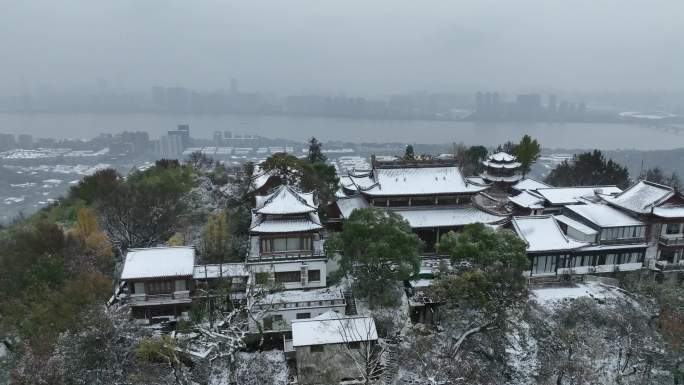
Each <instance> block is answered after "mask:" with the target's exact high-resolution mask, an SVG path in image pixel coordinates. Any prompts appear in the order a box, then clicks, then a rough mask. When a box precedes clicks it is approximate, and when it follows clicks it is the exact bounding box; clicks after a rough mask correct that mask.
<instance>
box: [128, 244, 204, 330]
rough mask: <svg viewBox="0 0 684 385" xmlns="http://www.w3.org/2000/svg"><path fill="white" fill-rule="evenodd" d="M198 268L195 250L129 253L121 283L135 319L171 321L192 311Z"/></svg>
mask: <svg viewBox="0 0 684 385" xmlns="http://www.w3.org/2000/svg"><path fill="white" fill-rule="evenodd" d="M194 267H195V249H194V248H192V247H152V248H147V249H130V250H128V253H126V259H125V261H124V266H123V270H122V272H121V281H122V283H123V287H124V291H125V294H124V296H123V302H124V303H126V304H128V305H129V306H130V307H131V310H132V311H131V313H132V316H133V318H140V319H147V320H153V321H154V320H155V319H158V320H160V321H161V320H162V318H165V319H169V320H171V319H175V318H177V317H179V316H181V315H182V313H183V312H186V311H188V310H189V309H190V303H191V302H192V298H191V295H190V292H191V290H192V288H193V272H194Z"/></svg>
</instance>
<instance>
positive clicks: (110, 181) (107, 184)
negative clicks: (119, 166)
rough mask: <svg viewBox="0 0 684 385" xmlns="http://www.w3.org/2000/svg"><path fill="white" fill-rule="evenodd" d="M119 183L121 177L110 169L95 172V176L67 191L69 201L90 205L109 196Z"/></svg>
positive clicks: (84, 179)
mask: <svg viewBox="0 0 684 385" xmlns="http://www.w3.org/2000/svg"><path fill="white" fill-rule="evenodd" d="M120 183H121V175H119V173H118V172H117V171H116V170H114V169H112V168H107V169H104V170H99V171H96V172H95V174H93V175H90V176H86V177H85V178H83V180H82V181H81V182H80V183H79V184H77V185H76V186H74V187H72V188H71V191H69V198H70V199H80V200H82V201H84V202H85V203H86V204H92V203H93V202H95V200H96V199H101V198H102V197H104V196H106V195H108V194H110V193H111V192H112V191H114V190H115V189H116V187H117V186H118V185H119V184H120Z"/></svg>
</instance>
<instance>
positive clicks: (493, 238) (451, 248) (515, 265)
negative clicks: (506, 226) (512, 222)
mask: <svg viewBox="0 0 684 385" xmlns="http://www.w3.org/2000/svg"><path fill="white" fill-rule="evenodd" d="M437 250H438V251H439V252H440V253H445V254H449V255H450V256H451V258H452V259H453V260H456V261H469V262H472V263H474V264H475V265H477V266H479V267H480V268H482V269H488V268H490V267H491V266H494V265H496V264H501V265H503V266H505V267H507V268H512V269H518V270H520V271H523V270H524V269H525V268H527V266H528V263H529V262H528V259H527V256H526V254H525V251H526V245H525V242H524V241H523V240H521V239H520V238H519V237H517V236H516V235H515V233H513V232H512V231H510V230H498V231H495V230H492V229H490V228H488V227H486V226H485V225H483V224H481V223H476V224H472V225H468V226H465V227H464V228H463V230H462V231H461V232H459V233H454V232H449V233H447V234H445V235H444V236H442V238H441V239H440V241H439V243H438V244H437Z"/></svg>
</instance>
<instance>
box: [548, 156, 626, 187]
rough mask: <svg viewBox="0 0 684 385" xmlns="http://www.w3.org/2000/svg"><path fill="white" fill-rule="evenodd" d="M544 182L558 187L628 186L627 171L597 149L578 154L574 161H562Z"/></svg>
mask: <svg viewBox="0 0 684 385" xmlns="http://www.w3.org/2000/svg"><path fill="white" fill-rule="evenodd" d="M545 181H546V183H548V184H551V185H553V186H558V187H566V186H592V185H616V186H618V187H620V188H626V187H627V186H629V184H630V181H629V172H628V171H627V168H626V167H624V166H621V165H619V164H617V163H615V162H613V160H612V159H608V160H606V159H605V158H604V157H603V154H602V153H601V151H599V150H594V151H592V152H585V153H583V154H580V155H578V156H577V157H576V158H575V160H574V161H571V162H569V161H567V160H566V161H563V163H561V164H559V165H558V166H557V167H556V168H555V169H553V170H551V172H550V173H549V175H548V176H547V177H546V180H545Z"/></svg>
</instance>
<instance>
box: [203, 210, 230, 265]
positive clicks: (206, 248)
mask: <svg viewBox="0 0 684 385" xmlns="http://www.w3.org/2000/svg"><path fill="white" fill-rule="evenodd" d="M231 242H232V236H231V233H230V222H229V220H228V214H227V213H226V212H225V211H221V212H220V213H218V214H216V215H212V216H211V217H209V220H208V221H207V223H206V224H205V225H204V228H203V229H202V258H203V261H204V262H205V263H223V262H224V260H225V258H226V256H227V255H228V254H229V253H230V250H231Z"/></svg>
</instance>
